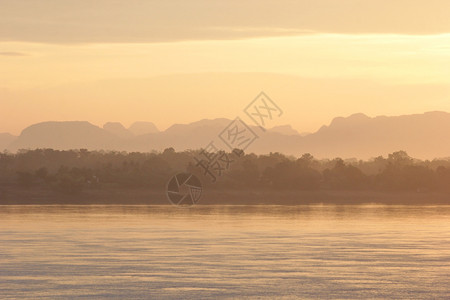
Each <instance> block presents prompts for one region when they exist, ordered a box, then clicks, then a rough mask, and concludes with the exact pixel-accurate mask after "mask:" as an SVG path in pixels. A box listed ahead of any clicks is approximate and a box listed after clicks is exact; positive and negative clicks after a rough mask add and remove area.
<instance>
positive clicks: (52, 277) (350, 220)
mask: <svg viewBox="0 0 450 300" xmlns="http://www.w3.org/2000/svg"><path fill="white" fill-rule="evenodd" d="M449 278H450V206H376V205H375V206H292V207H286V206H197V207H194V208H191V209H178V208H176V207H172V206H0V298H1V299H9V298H19V299H23V298H33V299H36V298H41V299H45V298H49V299H54V298H58V299H61V298H71V299H73V298H75V299H76V298H84V299H93V298H120V299H125V298H128V299H130V298H132V299H133V298H139V299H143V298H151V299H166V298H168V299H209V298H210V299H217V298H225V299H228V298H229V299H234V298H240V299H273V298H277V299H293V298H316V299H317V298H340V299H342V298H360V299H367V298H371V299H374V298H375V299H376V298H378V299H385V298H395V299H412V298H414V299H418V298H424V299H425V298H426V299H430V298H434V299H439V298H441V299H445V298H446V299H448V298H450V285H449V284H448V282H449Z"/></svg>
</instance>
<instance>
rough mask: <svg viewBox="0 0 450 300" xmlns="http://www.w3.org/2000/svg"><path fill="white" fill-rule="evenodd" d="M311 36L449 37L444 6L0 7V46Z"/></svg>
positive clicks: (139, 1)
mask: <svg viewBox="0 0 450 300" xmlns="http://www.w3.org/2000/svg"><path fill="white" fill-rule="evenodd" d="M311 32H320V33H323V32H328V33H399V34H437V33H447V32H450V1H447V0H427V1H424V0H396V1H392V0H366V1H361V0H340V1H336V0H315V1H309V0H299V1H290V0H276V1H275V0H258V1H256V0H249V1H218V0H192V1H185V0H174V1H143V0H129V1H117V0H115V1H113V0H99V1H74V0H67V1H60V0H43V1H20V0H4V1H2V2H0V41H32V42H45V43H101V42H168V41H179V40H209V39H242V38H252V37H263V36H283V35H294V34H304V33H311Z"/></svg>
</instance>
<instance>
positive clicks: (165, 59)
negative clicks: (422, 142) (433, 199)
mask: <svg viewBox="0 0 450 300" xmlns="http://www.w3.org/2000/svg"><path fill="white" fill-rule="evenodd" d="M261 90H264V91H265V92H266V93H267V94H268V95H269V96H270V97H271V98H272V99H273V100H275V101H276V102H277V103H278V104H279V106H281V107H282V108H283V110H284V111H285V115H284V116H283V118H282V119H280V120H279V124H285V123H290V124H292V126H293V127H294V128H296V129H297V130H299V131H315V130H316V129H318V127H320V126H321V125H323V124H326V123H329V122H330V120H331V118H333V117H335V116H339V115H342V116H346V115H349V114H352V113H356V112H363V113H366V114H368V115H370V116H376V115H379V114H384V115H398V114H408V113H421V112H424V111H430V110H444V111H450V1H446V0H442V1H437V0H429V1H418V0H409V1H403V0H397V1H392V0H389V1H387V0H381V1H370V0H365V1H362V0H340V1H335V0H316V1H287V0H283V1H267V0H261V1H234V0H231V1H206V0H205V1H198V0H193V1H95V2H94V1H57V0H54V1H50V0H47V1H9V0H7V1H1V2H0V132H11V133H14V134H19V133H20V131H21V130H22V129H23V128H24V127H26V126H28V125H30V124H32V123H36V122H40V121H47V120H87V121H90V122H92V123H94V124H97V125H102V124H103V123H104V122H107V121H119V122H122V123H123V124H124V125H125V126H128V125H130V124H131V123H132V122H134V121H152V122H154V123H155V124H156V125H157V126H158V127H159V128H160V129H164V128H166V127H168V126H170V125H171V124H173V123H182V122H183V123H184V122H191V121H196V120H199V119H203V118H216V117H228V118H234V117H235V116H237V115H239V114H241V112H242V109H243V108H244V107H245V106H246V105H247V103H248V102H250V101H251V100H252V99H253V97H255V96H256V95H257V94H258V93H259V92H260V91H261Z"/></svg>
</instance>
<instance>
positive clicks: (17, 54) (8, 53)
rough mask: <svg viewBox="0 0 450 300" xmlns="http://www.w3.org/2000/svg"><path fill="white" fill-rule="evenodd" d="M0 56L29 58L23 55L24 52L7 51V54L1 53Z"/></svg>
mask: <svg viewBox="0 0 450 300" xmlns="http://www.w3.org/2000/svg"><path fill="white" fill-rule="evenodd" d="M0 55H2V56H27V55H28V54H26V53H22V52H13V51H6V52H0Z"/></svg>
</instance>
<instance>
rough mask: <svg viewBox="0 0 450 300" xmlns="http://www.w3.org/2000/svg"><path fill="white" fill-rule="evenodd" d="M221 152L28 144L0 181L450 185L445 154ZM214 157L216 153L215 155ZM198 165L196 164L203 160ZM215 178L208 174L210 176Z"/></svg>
mask: <svg viewBox="0 0 450 300" xmlns="http://www.w3.org/2000/svg"><path fill="white" fill-rule="evenodd" d="M236 153H237V152H231V153H225V152H223V153H221V155H220V157H225V156H226V157H227V161H225V160H223V159H222V161H224V162H226V166H222V168H221V169H220V168H219V169H217V168H214V167H212V166H211V167H210V168H209V169H205V168H203V167H202V163H200V161H202V162H203V163H204V162H205V161H206V160H201V159H199V157H210V156H205V153H204V152H202V150H192V151H183V152H176V151H175V150H174V149H173V148H168V149H166V150H164V151H162V152H152V153H138V152H133V153H127V152H106V151H88V150H86V149H81V150H67V151H60V150H53V149H36V150H22V151H19V152H17V153H15V154H13V153H7V152H3V153H0V185H17V186H18V187H20V188H29V187H32V186H40V187H46V188H51V189H55V190H58V191H61V192H63V193H79V192H82V191H83V190H84V189H89V188H91V189H95V188H97V189H103V188H111V187H114V188H148V189H160V188H161V187H164V186H165V185H166V183H167V181H168V180H169V179H170V177H171V176H173V175H174V174H176V173H177V172H186V171H187V172H191V173H194V174H196V175H197V176H198V177H199V178H200V179H201V181H202V184H203V185H204V186H205V187H208V188H212V189H238V190H239V189H252V188H259V189H271V190H380V191H445V192H449V191H450V160H448V159H435V160H432V161H429V160H427V161H422V160H418V159H414V158H412V157H410V156H409V155H408V154H407V153H406V152H405V151H397V152H394V153H391V154H389V155H388V156H387V157H383V156H379V157H376V158H373V159H370V160H367V161H361V160H356V159H347V160H343V159H341V158H334V159H321V160H319V159H316V158H314V157H313V156H312V155H311V154H309V153H306V154H301V155H299V156H298V157H294V156H286V155H283V154H281V153H270V154H267V155H255V154H252V153H251V154H245V153H243V152H239V154H236ZM216 160H217V159H216ZM203 166H204V164H203ZM212 175H214V177H215V178H213V176H212Z"/></svg>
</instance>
